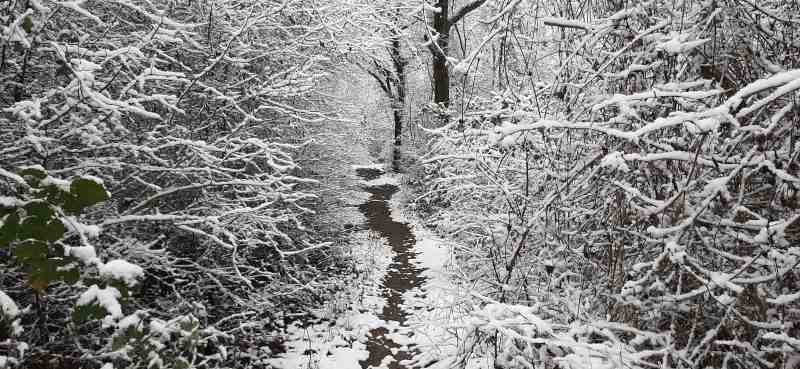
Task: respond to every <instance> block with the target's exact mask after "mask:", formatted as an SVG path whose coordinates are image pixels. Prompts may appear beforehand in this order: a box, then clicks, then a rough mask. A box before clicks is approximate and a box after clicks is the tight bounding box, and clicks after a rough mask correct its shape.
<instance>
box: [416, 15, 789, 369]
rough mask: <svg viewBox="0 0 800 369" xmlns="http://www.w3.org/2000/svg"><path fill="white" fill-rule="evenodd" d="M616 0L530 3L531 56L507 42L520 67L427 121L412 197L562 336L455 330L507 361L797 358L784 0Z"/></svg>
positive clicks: (474, 273)
mask: <svg viewBox="0 0 800 369" xmlns="http://www.w3.org/2000/svg"><path fill="white" fill-rule="evenodd" d="M609 4H610V5H609V7H610V9H603V8H602V7H599V6H594V7H590V8H589V9H585V12H584V13H581V15H579V14H576V13H574V12H575V8H572V7H563V8H558V9H556V10H557V11H555V10H554V11H552V13H551V14H541V17H544V16H547V17H546V18H541V19H539V20H538V22H539V23H538V24H539V25H538V27H539V28H540V29H547V28H548V27H549V28H553V29H555V31H553V33H552V34H549V35H548V36H547V37H549V38H548V39H547V40H546V41H547V42H549V43H551V44H554V46H552V49H551V50H550V51H552V54H551V56H549V57H547V56H545V57H542V59H541V60H543V61H541V62H540V63H542V64H543V65H536V64H535V63H534V64H527V63H528V62H527V61H525V60H527V59H525V58H524V57H523V56H522V55H521V54H522V53H524V52H529V51H530V50H529V49H521V50H520V49H516V50H515V48H509V49H508V50H507V52H509V53H517V55H520V58H517V59H516V60H517V63H526V64H524V65H516V67H518V68H509V69H510V71H511V72H513V70H514V69H516V70H521V73H523V74H522V75H520V79H519V81H521V82H519V84H518V85H516V86H512V87H513V89H510V90H509V91H506V92H503V93H499V94H496V95H494V96H486V97H484V99H483V100H481V99H473V101H475V102H474V103H473V105H472V106H469V107H467V108H468V109H467V110H466V111H467V113H466V114H465V115H464V116H463V117H462V119H460V120H456V119H453V121H452V123H451V124H449V125H447V126H445V127H442V128H440V129H438V130H436V131H434V133H436V134H437V135H439V137H440V138H439V139H438V140H436V141H435V143H434V144H433V149H434V151H433V153H432V154H431V155H429V156H428V157H427V159H425V160H427V170H428V178H427V179H426V180H425V181H422V183H425V184H426V187H425V188H424V189H423V190H424V191H423V192H422V196H421V197H420V205H421V206H423V205H425V202H426V201H427V202H430V204H431V205H434V210H435V211H434V214H433V216H432V220H433V221H434V222H435V224H436V225H437V226H438V227H439V228H440V230H441V231H443V232H447V233H448V234H450V235H451V236H454V237H457V238H459V239H461V240H462V242H464V243H466V244H468V245H470V246H471V247H470V248H469V250H468V251H467V252H463V253H462V254H461V255H460V261H461V264H462V265H463V266H465V267H466V268H467V270H468V271H469V272H467V273H465V277H471V278H473V279H474V281H473V282H474V283H476V284H477V285H478V286H481V289H482V291H481V293H487V295H488V296H490V297H491V298H493V299H495V300H496V301H497V303H498V304H507V305H509V308H508V309H510V311H517V313H515V314H518V315H515V316H519V319H522V320H526V318H525V314H528V315H530V316H534V317H535V318H536V319H540V320H543V321H548V322H550V323H551V324H560V325H561V326H560V328H559V329H558V330H557V333H559V334H562V333H563V334H566V335H567V336H568V337H569V340H566V338H563V337H562V338H559V337H558V334H555V335H553V334H551V335H549V336H533V335H532V334H531V333H530V332H528V331H524V330H522V328H513V329H506V328H507V327H505V326H503V325H502V324H500V323H499V322H498V320H493V319H490V318H484V319H476V320H475V322H474V323H475V324H474V326H472V327H471V328H470V327H468V328H467V329H465V332H471V333H470V334H471V335H472V336H473V337H475V334H477V335H478V336H479V337H478V338H479V341H480V342H493V344H494V345H495V346H494V347H495V348H496V349H497V351H494V353H497V355H496V360H497V362H498V364H499V365H501V366H503V367H530V366H541V367H548V366H546V365H550V364H545V362H546V361H548V360H550V359H547V360H546V357H547V358H553V357H555V359H553V362H558V363H559V365H560V366H561V367H571V368H583V367H587V368H588V367H598V365H601V363H602V364H603V365H606V366H608V367H642V368H644V367H651V366H662V367H674V368H694V367H725V368H753V367H764V368H766V367H793V366H796V365H797V362H798V360H800V357H798V355H797V352H798V349H799V347H798V346H797V342H798V341H797V335H798V332H800V331H798V329H799V327H798V326H797V324H796V323H795V322H796V321H797V320H798V314H800V298H798V290H800V285H798V284H797V281H798V280H799V278H800V272H799V271H800V268H798V266H800V249H798V240H800V211H798V201H797V200H798V191H800V163H798V156H800V155H798V153H799V152H800V146H799V145H798V142H799V141H798V139H800V131H798V129H797V126H798V123H797V122H798V109H797V106H796V100H797V99H796V97H797V94H798V90H800V83H798V81H800V72H798V70H797V68H798V65H797V63H798V61H797V60H796V58H792V57H788V56H787V55H789V54H791V53H795V52H797V51H800V49H798V45H797V43H796V41H795V40H794V39H793V37H795V35H794V33H793V32H794V31H793V30H794V29H796V20H793V19H791V18H786V17H784V16H782V15H781V14H798V9H797V8H796V4H789V3H786V2H780V1H767V2H758V3H757V4H756V2H741V3H730V2H720V1H699V2H683V3H680V4H677V3H675V4H677V5H674V4H673V3H671V2H665V1H643V2H631V3H625V2H620V3H619V4H611V3H609ZM673 5H674V6H673ZM540 10H541V11H545V10H547V9H540ZM523 14H526V13H524V12H523V11H522V10H520V13H518V16H523ZM508 24H509V27H512V29H514V30H515V31H516V32H522V31H523V30H521V29H519V28H513V27H514V24H516V23H514V22H508ZM542 32H543V33H544V34H547V33H546V31H542ZM755 34H760V35H763V36H764V37H758V38H756V37H755V36H754V35H755ZM537 37H544V36H542V35H538V36H537ZM522 39H523V40H525V38H522ZM537 40H540V39H536V38H534V39H532V40H531V43H532V44H536V43H535V41H537ZM517 45H519V44H517ZM520 48H521V46H520ZM787 50H788V51H787ZM510 59H512V60H515V59H513V58H510ZM540 68H547V69H549V71H544V72H543V73H537V74H536V75H540V76H542V81H536V83H533V81H530V80H529V79H528V78H524V77H525V74H528V76H530V75H531V74H529V73H528V72H527V71H529V70H533V69H540ZM511 80H514V79H513V78H512V79H511ZM436 206H438V208H437V207H436ZM515 305H525V306H526V309H527V310H525V314H522V313H519V312H518V311H520V309H522V308H521V307H518V306H515ZM495 310H497V309H495ZM493 311H494V310H493ZM495 312H497V311H495ZM476 314H477V313H476ZM504 314H505V313H504ZM478 315H480V314H478ZM484 315H485V314H484ZM500 318H503V319H506V318H507V317H506V316H505V315H503V316H502V317H499V318H498V319H500ZM500 320H502V319H500ZM514 324H516V323H514ZM514 324H511V325H514ZM526 324H532V322H530V321H529V319H528V320H527V323H526ZM514 332H516V333H514ZM587 345H592V347H591V350H589V352H588V355H589V356H591V357H593V358H594V359H592V360H583V361H581V360H577V361H575V360H567V359H568V358H570V357H574V355H587V347H588V346H587ZM464 347H465V354H467V353H468V352H471V350H472V349H473V348H474V347H480V345H477V346H475V345H472V344H471V342H470V341H465V345H464ZM554 347H557V348H558V349H557V350H555V349H554ZM544 348H550V349H552V350H550V351H548V352H547V353H544V352H543V351H542V350H544ZM548 350H549V349H548ZM488 352H489V353H492V352H493V351H488ZM571 355H572V356H571ZM504 358H515V359H514V360H517V361H514V360H511V359H508V360H506V359H504ZM559 358H560V359H559ZM519 360H522V361H519ZM599 367H603V366H599Z"/></svg>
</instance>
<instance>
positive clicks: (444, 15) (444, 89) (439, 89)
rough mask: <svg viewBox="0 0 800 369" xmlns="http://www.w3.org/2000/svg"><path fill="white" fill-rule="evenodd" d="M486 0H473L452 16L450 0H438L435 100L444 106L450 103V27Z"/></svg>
mask: <svg viewBox="0 0 800 369" xmlns="http://www.w3.org/2000/svg"><path fill="white" fill-rule="evenodd" d="M485 3H486V0H473V1H471V2H469V3H468V4H467V5H464V6H463V7H462V8H461V9H458V11H456V12H455V14H453V16H452V17H451V16H450V15H449V12H450V0H437V1H436V7H437V8H439V12H438V13H433V29H434V30H435V31H436V33H437V39H436V43H435V44H434V45H431V52H432V53H433V68H432V69H433V102H434V103H436V104H442V105H444V106H449V105H450V71H449V70H448V68H447V53H448V49H449V46H450V27H452V26H453V25H454V24H456V23H458V22H459V21H460V20H461V19H462V18H464V17H465V16H466V15H467V14H469V13H470V12H472V11H473V10H475V9H478V8H479V7H480V6H481V5H483V4H485Z"/></svg>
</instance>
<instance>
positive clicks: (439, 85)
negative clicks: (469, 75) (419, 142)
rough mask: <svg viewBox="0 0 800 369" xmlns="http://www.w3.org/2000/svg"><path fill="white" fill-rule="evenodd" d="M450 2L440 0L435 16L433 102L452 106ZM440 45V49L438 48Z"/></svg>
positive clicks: (437, 3)
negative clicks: (448, 67) (448, 54)
mask: <svg viewBox="0 0 800 369" xmlns="http://www.w3.org/2000/svg"><path fill="white" fill-rule="evenodd" d="M449 3H450V0H438V1H437V2H436V6H437V7H438V8H439V9H441V11H440V12H438V13H434V14H433V28H434V29H435V30H436V32H437V33H438V39H437V40H436V45H432V47H433V102H434V103H436V104H443V105H444V106H449V105H450V71H449V70H448V69H447V51H448V46H449V43H450V40H449V39H450V22H449V20H448V11H449V8H450V4H449ZM437 45H438V47H437Z"/></svg>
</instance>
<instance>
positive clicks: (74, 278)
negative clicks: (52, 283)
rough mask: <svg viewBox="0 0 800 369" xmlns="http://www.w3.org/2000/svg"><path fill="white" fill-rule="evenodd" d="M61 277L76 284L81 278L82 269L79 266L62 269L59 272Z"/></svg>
mask: <svg viewBox="0 0 800 369" xmlns="http://www.w3.org/2000/svg"><path fill="white" fill-rule="evenodd" d="M59 278H60V279H61V280H63V281H64V282H66V283H69V284H75V283H78V280H80V279H81V271H80V270H78V268H72V269H68V270H62V271H60V272H59Z"/></svg>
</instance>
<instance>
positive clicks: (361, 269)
mask: <svg viewBox="0 0 800 369" xmlns="http://www.w3.org/2000/svg"><path fill="white" fill-rule="evenodd" d="M349 251H350V257H351V258H352V260H353V268H354V270H353V278H352V279H351V280H347V281H343V282H342V283H343V284H344V285H346V287H347V288H345V290H344V292H342V293H341V294H340V295H338V296H336V297H335V298H334V299H332V300H331V301H329V302H328V303H327V305H326V306H325V307H323V308H322V309H319V310H318V311H316V312H315V313H316V317H317V318H320V320H321V321H322V322H321V323H317V324H312V325H309V326H307V327H303V326H301V324H300V323H297V324H295V325H292V326H290V327H289V328H287V332H286V333H287V337H286V342H285V343H284V345H285V347H286V352H285V353H283V354H281V355H279V357H277V358H274V359H270V360H269V361H268V362H267V363H268V364H270V365H271V366H274V367H275V368H276V369H298V368H318V369H361V365H360V364H359V361H361V360H364V359H366V358H367V357H368V356H369V353H368V352H367V350H366V345H365V343H366V342H367V340H368V333H369V331H370V330H372V329H375V328H380V327H385V326H386V325H387V324H386V322H384V321H383V320H381V319H380V318H378V315H377V314H378V312H380V311H381V310H382V309H383V305H384V304H385V301H384V299H383V297H381V281H382V280H383V276H384V275H385V273H386V270H387V268H388V266H389V264H390V263H391V260H392V252H391V250H390V249H389V247H388V246H387V245H386V243H385V242H384V241H383V240H382V239H381V238H379V237H378V236H377V235H375V234H373V233H372V232H369V231H359V232H355V233H353V234H352V235H351V247H350V248H349Z"/></svg>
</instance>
